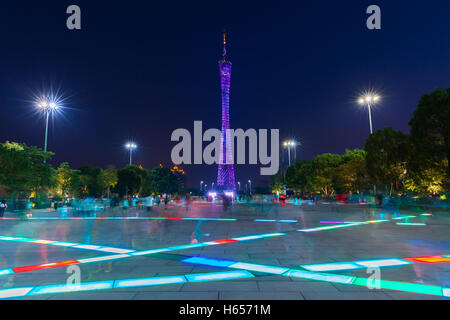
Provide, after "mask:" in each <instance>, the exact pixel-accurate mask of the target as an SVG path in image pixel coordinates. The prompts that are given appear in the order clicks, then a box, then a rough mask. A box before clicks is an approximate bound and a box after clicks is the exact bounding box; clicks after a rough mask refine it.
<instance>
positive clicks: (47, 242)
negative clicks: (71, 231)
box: [0, 236, 136, 253]
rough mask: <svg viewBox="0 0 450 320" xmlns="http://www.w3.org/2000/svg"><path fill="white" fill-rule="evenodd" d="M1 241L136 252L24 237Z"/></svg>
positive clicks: (114, 251)
mask: <svg viewBox="0 0 450 320" xmlns="http://www.w3.org/2000/svg"><path fill="white" fill-rule="evenodd" d="M0 240H5V241H19V242H28V243H36V244H48V245H54V246H62V247H71V248H76V249H85V250H94V251H100V252H111V253H131V252H135V251H136V250H132V249H123V248H113V247H105V246H99V245H91V244H81V243H73V242H62V241H55V240H44V239H29V238H22V237H4V236H0Z"/></svg>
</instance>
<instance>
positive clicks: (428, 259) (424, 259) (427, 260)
mask: <svg viewBox="0 0 450 320" xmlns="http://www.w3.org/2000/svg"><path fill="white" fill-rule="evenodd" d="M405 260H408V261H412V262H424V263H437V262H450V258H449V257H446V256H428V257H412V258H407V259H405Z"/></svg>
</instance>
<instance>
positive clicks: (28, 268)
mask: <svg viewBox="0 0 450 320" xmlns="http://www.w3.org/2000/svg"><path fill="white" fill-rule="evenodd" d="M72 264H78V261H76V260H68V261H60V262H52V263H45V264H37V265H34V266H25V267H18V268H12V270H13V271H14V273H20V272H28V271H35V270H41V269H48V268H58V267H63V266H70V265H72Z"/></svg>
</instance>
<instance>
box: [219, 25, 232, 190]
mask: <svg viewBox="0 0 450 320" xmlns="http://www.w3.org/2000/svg"><path fill="white" fill-rule="evenodd" d="M226 44H227V41H226V38H225V32H224V33H223V54H222V56H223V59H222V60H220V61H219V69H220V86H221V89H222V128H221V130H222V133H221V139H220V154H219V170H218V172H217V187H218V188H219V189H222V190H229V191H234V189H235V181H234V167H233V159H234V157H233V150H231V140H230V137H228V136H227V130H228V129H230V82H231V62H230V61H228V60H227V58H226V56H227V50H226Z"/></svg>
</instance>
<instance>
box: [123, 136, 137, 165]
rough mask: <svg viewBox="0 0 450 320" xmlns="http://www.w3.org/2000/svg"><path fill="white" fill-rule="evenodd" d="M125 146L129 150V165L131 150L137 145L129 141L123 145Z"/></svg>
mask: <svg viewBox="0 0 450 320" xmlns="http://www.w3.org/2000/svg"><path fill="white" fill-rule="evenodd" d="M125 148H127V149H128V150H129V151H130V166H131V164H132V155H133V150H134V149H136V148H137V145H136V144H135V143H133V142H129V143H127V144H126V145H125Z"/></svg>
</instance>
